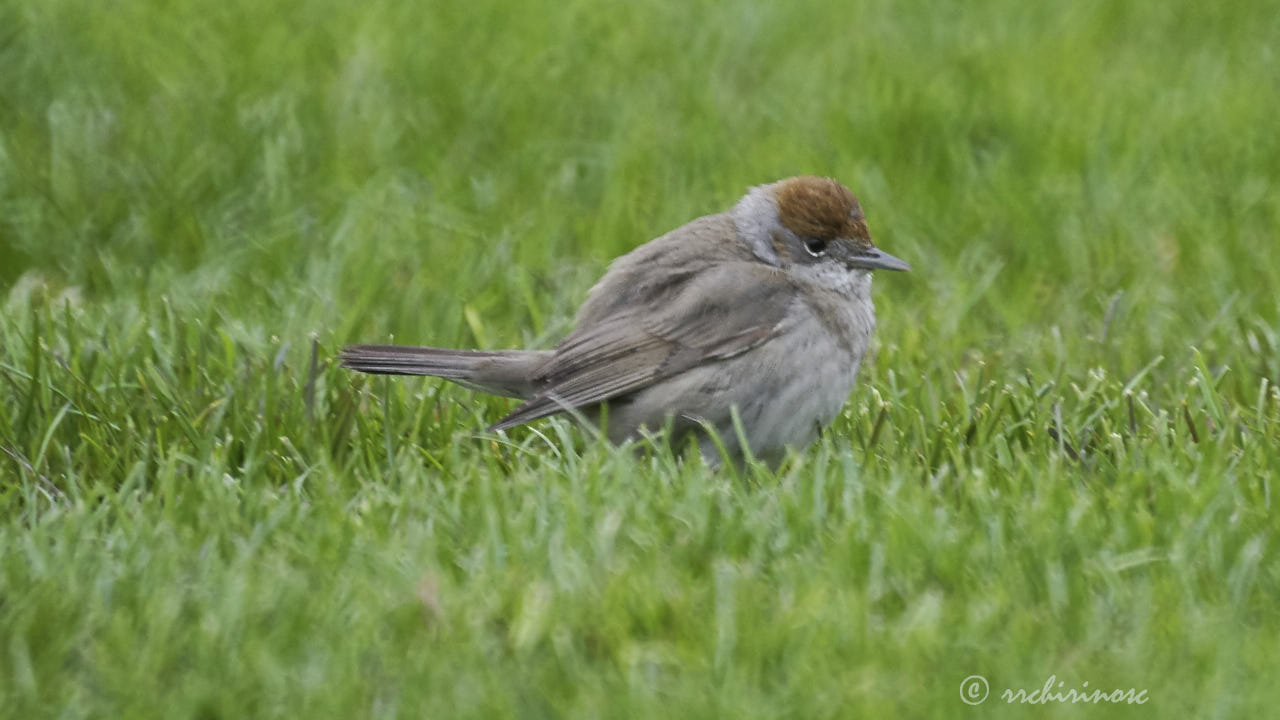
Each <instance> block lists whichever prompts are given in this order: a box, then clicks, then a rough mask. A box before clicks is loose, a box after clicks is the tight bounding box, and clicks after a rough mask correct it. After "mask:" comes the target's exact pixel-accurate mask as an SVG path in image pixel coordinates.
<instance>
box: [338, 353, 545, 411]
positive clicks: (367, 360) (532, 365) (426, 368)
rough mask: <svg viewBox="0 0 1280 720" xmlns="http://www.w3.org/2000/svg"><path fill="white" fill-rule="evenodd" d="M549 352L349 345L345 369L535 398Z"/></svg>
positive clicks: (344, 356)
mask: <svg viewBox="0 0 1280 720" xmlns="http://www.w3.org/2000/svg"><path fill="white" fill-rule="evenodd" d="M548 357H550V351H549V350H496V351H487V350H450V349H447V348H433V347H410V346H407V345H348V346H347V347H345V348H343V349H342V354H341V355H339V356H338V360H339V362H340V363H341V365H342V367H344V368H347V369H350V370H358V371H360V372H365V373H373V374H377V375H430V376H432V377H439V378H445V379H447V380H452V381H454V382H456V383H458V384H459V385H462V386H464V387H468V388H471V389H473V390H480V391H482V392H487V393H492V394H494V395H505V396H506V397H513V398H526V399H527V398H529V397H530V396H532V395H533V392H534V388H533V381H532V377H533V375H534V371H535V369H536V368H537V367H538V366H539V365H541V364H542V363H543V361H545V360H546V359H547V358H548Z"/></svg>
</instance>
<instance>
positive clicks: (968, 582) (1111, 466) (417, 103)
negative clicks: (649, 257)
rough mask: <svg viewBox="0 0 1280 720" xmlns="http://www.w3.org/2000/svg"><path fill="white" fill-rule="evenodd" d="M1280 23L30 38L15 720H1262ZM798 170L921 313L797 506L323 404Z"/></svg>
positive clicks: (574, 293)
mask: <svg viewBox="0 0 1280 720" xmlns="http://www.w3.org/2000/svg"><path fill="white" fill-rule="evenodd" d="M1278 18H1280V14H1277V13H1276V12H1275V7H1274V5H1273V4H1271V3H1266V2H1239V3H1228V4H1225V5H1214V6H1211V5H1207V4H1203V3H1191V2H1157V1H1155V0H1139V1H1136V2H1128V3H1106V2H1096V1H1090V2H1080V3H1069V4H1054V3H1043V4H1042V3H1030V4H1028V3H1020V2H1012V1H1011V0H978V1H977V2H971V3H962V4H946V3H936V2H922V1H919V0H908V1H907V2H892V3H891V2H888V1H887V0H859V2H856V3H852V4H845V5H837V4H828V3H823V2H818V1H816V0H815V1H809V0H799V1H797V2H788V3H745V2H733V3H719V4H695V3H661V2H656V1H655V0H641V1H640V2H634V3H626V4H605V3H592V2H585V1H583V0H569V1H568V2H564V3H558V4H555V5H550V6H540V5H539V4H536V3H513V2H501V1H500V0H473V1H472V2H468V3H444V2H432V3H414V2H401V1H398V0H374V1H373V2H367V3H339V2H325V1H323V0H321V1H319V2H308V3H302V2H288V1H286V2H279V3H265V4H264V3H256V2H248V1H247V0H229V1H227V0H224V1H221V2H216V3H215V2H205V1H203V0H173V1H171V2H141V1H140V0H121V1H120V2H115V3H77V2H68V1H66V0H44V1H43V2H38V3H37V2H29V3H23V2H20V1H19V2H16V3H14V2H10V3H4V4H3V5H2V6H0V67H3V68H4V71H3V72H0V289H2V290H3V291H4V292H3V294H0V306H2V307H3V311H2V312H0V450H2V451H3V452H2V454H0V645H2V646H3V647H0V710H2V711H3V712H0V714H3V715H4V716H6V717H23V718H38V717H62V718H75V717H166V718H175V717H196V718H237V717H297V716H308V717H335V718H336V717H342V718H349V717H392V716H403V717H488V716H495V715H515V716H520V717H544V716H568V717H627V716H632V717H636V716H638V717H655V716H680V717H766V716H768V717H776V716H790V717H806V718H807V717H844V716H854V717H857V716H870V717H882V716H888V715H890V714H893V715H899V716H904V717H955V716H959V715H962V714H973V715H974V716H977V715H978V714H979V713H981V714H982V715H983V716H989V715H990V716H997V717H1032V716H1042V715H1048V716H1052V717H1079V716H1083V715H1088V716H1089V717H1112V716H1114V717H1137V716H1162V717H1192V716H1195V717H1232V718H1236V717H1269V716H1270V715H1271V714H1272V713H1273V711H1274V708H1275V707H1276V705H1277V702H1280V686H1277V684H1276V683H1274V682H1272V681H1271V680H1270V678H1269V674H1270V671H1271V669H1272V667H1273V665H1274V660H1275V658H1276V657H1277V655H1280V611H1278V610H1277V606H1276V598H1277V597H1280V561H1278V559H1277V552H1276V544H1277V536H1276V535H1277V533H1276V530H1277V523H1276V520H1275V516H1274V514H1273V510H1272V485H1273V480H1274V479H1275V477H1276V475H1277V470H1280V459H1278V458H1280V390H1277V388H1278V387H1280V356H1278V354H1277V348H1280V300H1278V299H1277V297H1278V295H1277V288H1278V287H1280V264H1278V263H1276V262H1275V261H1274V260H1273V258H1272V255H1273V254H1274V250H1275V241H1276V228H1277V226H1280V193H1277V191H1276V183H1277V178H1278V177H1280V134H1277V133H1276V132H1275V128H1274V126H1275V120H1274V115H1275V102H1274V93H1273V92H1272V90H1274V89H1275V88H1276V87H1278V86H1280V65H1278V63H1277V59H1276V56H1275V52H1276V51H1275V42H1274V40H1275V38H1276V37H1278V36H1280V19H1278ZM807 172H813V173H822V174H829V175H833V176H836V177H838V178H841V179H842V180H844V181H845V182H846V183H848V184H849V185H850V186H851V187H853V188H854V190H855V192H857V193H858V194H859V196H860V198H861V200H862V202H863V205H864V206H865V207H866V209H867V212H868V216H869V218H870V222H871V228H872V232H873V234H874V235H875V236H876V237H877V239H878V240H879V242H880V244H881V245H882V246H883V247H885V248H886V249H887V250H889V251H890V252H892V253H894V254H896V255H899V256H901V257H903V258H905V259H907V260H908V261H909V262H911V263H912V265H913V266H914V267H915V268H916V269H915V271H914V272H913V273H911V274H910V275H906V276H896V275H894V276H885V277H882V278H879V280H878V284H877V288H876V293H875V294H876V302H877V308H878V311H879V317H880V330H879V335H878V346H877V348H876V353H875V357H874V359H873V361H872V362H870V363H869V365H868V366H867V367H866V369H865V370H864V373H863V378H862V382H861V383H860V386H859V388H858V389H857V391H856V392H855V393H854V395H853V396H852V397H851V398H850V401H849V403H848V405H847V408H846V411H845V412H844V414H843V415H842V416H841V417H840V418H839V419H838V421H837V422H836V424H835V425H834V427H832V428H831V429H830V430H829V431H828V432H827V433H826V434H825V436H824V437H823V439H822V440H821V442H820V443H818V444H817V445H816V446H815V447H813V448H811V449H809V450H807V451H806V452H804V453H802V454H800V455H798V456H796V457H794V458H792V460H791V461H790V462H789V463H788V464H786V466H785V467H783V468H782V469H781V470H780V471H779V472H778V473H776V474H771V473H770V472H768V471H766V470H765V469H764V468H760V467H749V468H747V469H746V470H745V471H744V472H742V473H732V472H719V473H717V472H712V471H708V470H707V469H706V468H705V467H703V466H702V464H701V463H700V462H699V461H698V460H697V459H696V458H692V457H688V456H686V455H685V454H684V453H682V452H681V451H680V449H678V448H677V449H676V450H675V451H672V450H669V449H666V448H664V447H663V446H662V445H661V443H659V444H657V445H656V446H655V447H653V448H652V450H651V451H650V452H646V453H638V454H637V453H634V452H631V451H630V450H625V449H624V450H618V449H615V448H611V447H609V446H608V445H606V444H603V443H601V442H599V441H597V440H595V439H593V438H592V436H591V435H590V434H589V433H584V432H583V431H581V430H579V429H577V428H575V427H573V426H572V425H570V424H568V423H565V422H562V421H559V420H553V421H549V422H542V423H539V424H537V425H535V426H533V427H531V428H529V429H527V430H519V431H515V432H512V433H511V434H510V436H509V437H496V436H486V435H484V434H483V428H484V427H485V425H486V423H487V422H490V421H492V420H494V419H495V418H497V417H499V416H500V415H501V413H502V412H503V410H504V408H508V407H510V403H509V401H505V400H500V399H493V398H487V397H481V396H476V395H472V394H470V393H468V392H466V391H465V390H461V389H459V388H456V387H453V386H447V385H443V384H442V383H440V382H437V381H432V380H418V379H409V380H390V381H384V380H382V379H378V380H373V381H371V380H368V379H366V378H359V377H351V376H350V375H348V374H347V373H346V372H344V371H342V370H340V369H339V368H337V367H335V365H334V363H333V356H334V354H335V352H336V350H337V348H339V347H340V346H341V345H342V344H344V343H347V342H355V341H385V340H387V339H390V338H394V339H396V340H398V341H401V342H409V343H421V344H435V345H454V346H475V347H485V348H497V347H516V346H548V345H550V344H552V343H553V342H554V341H555V340H556V339H557V337H558V336H559V335H560V334H562V333H564V332H565V331H566V330H567V328H568V327H569V322H570V319H571V317H572V312H573V310H574V308H575V307H576V305H577V303H578V302H580V300H581V299H582V297H583V295H584V293H585V291H586V289H587V288H588V287H589V286H590V284H591V282H592V281H593V280H594V279H595V278H596V277H597V276H598V275H599V274H600V273H601V272H602V271H603V269H604V267H605V264H606V263H607V261H608V260H609V258H611V257H613V256H615V255H617V254H620V253H622V252H624V251H626V250H627V249H629V248H631V247H633V246H634V245H636V244H638V243H640V242H642V241H644V240H645V239H648V238H650V237H653V236H654V235H656V234H659V233H661V232H663V231H665V230H668V229H670V228H672V227H675V226H676V225H679V224H681V223H683V222H685V221H687V220H689V219H691V218H693V217H696V216H698V215H701V214H706V213H709V212H713V211H718V210H721V209H723V208H726V207H728V206H729V205H730V204H731V203H732V202H733V201H734V200H735V199H736V198H737V197H738V196H739V195H740V194H741V193H742V192H743V190H744V189H745V187H746V186H748V185H751V184H757V183H761V182H767V181H771V180H773V179H777V178H779V177H783V176H787V175H792V174H799V173H807ZM313 349H314V354H313ZM974 674H981V675H984V676H985V677H986V678H987V679H988V680H989V682H990V688H991V697H990V698H988V699H987V700H986V702H985V703H984V704H983V705H982V706H981V707H980V708H977V709H970V708H969V707H968V706H966V705H965V704H964V703H962V702H961V699H960V697H959V695H960V692H959V690H960V683H961V681H962V679H964V678H965V677H966V676H969V675H974ZM1051 675H1054V676H1056V677H1057V679H1058V680H1061V681H1064V682H1065V687H1069V688H1080V687H1081V686H1082V683H1084V682H1088V683H1089V687H1090V688H1108V689H1110V688H1121V689H1127V688H1131V687H1132V688H1139V689H1146V690H1147V691H1148V697H1149V701H1148V703H1147V704H1146V705H1143V706H1140V707H1137V706H1126V705H1120V706H1112V705H1096V706H1089V707H1080V706H1079V705H1074V706H1069V705H1062V704H1048V705H1041V706H1038V707H1024V706H1021V705H1017V704H1014V705H1010V704H1007V703H1005V702H1004V701H1002V700H1000V698H999V695H1000V693H1001V691H1002V690H1004V689H1012V690H1014V691H1016V690H1017V689H1026V690H1028V691H1030V690H1032V689H1035V688H1038V687H1041V686H1042V685H1043V684H1044V683H1045V681H1046V679H1047V678H1048V677H1049V676H1051Z"/></svg>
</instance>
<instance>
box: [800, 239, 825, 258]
mask: <svg viewBox="0 0 1280 720" xmlns="http://www.w3.org/2000/svg"><path fill="white" fill-rule="evenodd" d="M804 249H805V250H808V251H809V254H810V255H812V256H814V257H822V256H823V255H825V254H826V252H827V241H826V240H819V239H818V238H808V239H806V240H805V241H804Z"/></svg>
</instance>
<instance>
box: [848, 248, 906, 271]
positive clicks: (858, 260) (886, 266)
mask: <svg viewBox="0 0 1280 720" xmlns="http://www.w3.org/2000/svg"><path fill="white" fill-rule="evenodd" d="M846 264H847V265H848V266H849V267H851V268H862V269H863V270H897V271H898V272H907V271H908V270H910V269H911V266H910V265H908V264H906V263H905V262H903V261H902V260H899V259H898V258H896V257H894V256H892V255H890V254H889V253H887V252H885V251H883V250H881V249H880V248H871V249H870V250H864V251H861V252H859V253H858V254H857V255H854V256H853V257H851V258H849V260H848V261H847V262H846Z"/></svg>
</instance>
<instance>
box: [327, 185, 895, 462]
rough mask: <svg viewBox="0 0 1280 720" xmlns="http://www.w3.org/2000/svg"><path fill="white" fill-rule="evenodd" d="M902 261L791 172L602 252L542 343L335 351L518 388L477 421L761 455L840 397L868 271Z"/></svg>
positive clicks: (381, 364) (506, 391)
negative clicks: (662, 437)
mask: <svg viewBox="0 0 1280 720" xmlns="http://www.w3.org/2000/svg"><path fill="white" fill-rule="evenodd" d="M910 269H911V268H910V266H909V265H908V264H907V263H906V262H904V261H903V260H901V259H899V258H897V257H894V256H893V255H890V254H888V253H886V252H884V251H883V250H881V249H879V248H878V247H877V246H876V244H875V243H874V242H873V241H872V238H871V233H870V231H869V229H868V227H867V221H866V216H865V214H864V213H863V210H862V207H861V205H860V204H859V202H858V200H857V198H856V197H855V196H854V194H853V192H851V191H850V190H849V189H848V188H847V187H845V186H844V185H842V184H841V183H840V182H838V181H836V180H834V179H832V178H827V177H819V176H813V175H805V176H798V177H791V178H786V179H783V180H779V181H777V182H774V183H769V184H764V185H758V186H755V187H751V188H749V189H748V191H747V193H746V194H745V195H744V196H743V197H742V198H741V199H740V200H738V201H737V203H736V204H734V205H733V207H732V208H730V209H729V210H727V211H725V212H720V213H716V214H712V215H707V216H704V217H700V218H697V219H695V220H692V221H690V222H689V223H687V224H685V225H683V226H681V227H679V228H676V229H675V230H672V231H671V232H668V233H666V234H665V235H662V236H660V237H658V238H656V239H653V240H650V241H648V242H646V243H644V244H643V245H640V246H639V247H637V248H635V249H634V250H632V251H630V252H628V253H626V254H624V255H622V256H620V257H618V258H617V259H615V260H614V261H613V262H612V263H610V265H609V268H608V270H607V271H606V272H605V274H604V276H603V277H602V278H601V279H600V280H599V281H598V282H597V283H596V284H595V286H594V287H593V288H592V289H591V290H590V291H589V292H588V294H587V298H586V300H585V301H584V302H583V304H582V306H581V307H580V308H579V310H578V312H577V316H576V319H575V322H574V326H573V329H572V330H571V331H570V332H569V333H568V335H567V336H565V337H564V339H563V340H561V341H560V343H559V344H557V345H556V346H555V347H554V348H551V349H532V350H521V349H517V350H459V349H448V348H438V347H414V346H403V345H350V346H347V347H346V348H344V349H343V350H342V351H341V354H340V357H339V361H340V364H341V366H342V367H345V368H348V369H350V370H355V371H359V372H363V373H373V374H389V375H428V376H434V377H439V378H444V379H447V380H451V381H453V382H455V383H457V384H459V385H462V386H464V387H466V388H469V389H472V390H478V391H481V392H485V393H490V394H494V395H502V396H506V397H511V398H516V399H519V400H521V401H522V402H521V403H520V404H519V405H518V406H517V407H516V408H515V409H513V410H511V412H509V413H508V414H507V415H506V416H505V417H503V418H501V419H500V420H498V421H497V422H496V423H494V424H493V425H492V426H490V427H489V428H488V430H489V431H490V432H499V431H505V430H508V429H510V428H514V427H516V426H518V425H523V424H525V423H529V422H532V421H535V420H538V419H540V418H545V417H548V416H552V415H558V414H562V413H567V414H569V415H570V416H572V417H575V418H577V419H579V420H585V421H587V422H590V423H600V424H602V425H603V429H604V431H605V434H606V435H607V437H608V438H609V439H610V441H612V442H614V443H623V442H625V441H627V440H629V439H635V438H637V437H638V436H640V435H641V434H643V433H645V432H646V431H652V432H658V431H662V430H664V429H665V430H666V431H667V433H668V439H669V441H670V442H672V443H679V442H685V441H686V440H685V439H686V438H688V437H690V436H692V437H694V438H695V439H696V442H697V445H698V449H699V451H700V453H701V454H702V456H703V457H704V458H705V459H707V461H708V462H711V463H713V464H718V463H719V461H720V460H721V458H722V456H721V454H720V453H722V452H723V453H724V454H725V455H727V456H728V459H729V460H732V461H734V462H741V461H742V460H744V459H745V458H748V457H755V458H758V459H760V460H763V461H765V462H768V463H773V464H776V463H778V462H780V461H781V460H782V459H783V458H784V457H785V456H786V453H787V452H788V450H791V451H795V452H799V451H802V450H803V449H804V448H806V447H807V446H808V445H810V444H811V443H812V442H813V441H814V440H815V439H816V438H817V437H818V436H819V434H820V433H821V431H822V430H823V429H824V428H825V427H826V426H828V425H830V424H831V423H832V422H833V421H834V420H835V418H836V416H837V415H838V414H839V412H840V410H841V408H842V407H843V406H844V404H845V403H846V402H847V401H848V398H849V396H850V394H851V392H852V391H853V388H854V385H855V381H856V379H857V375H858V371H859V368H860V367H861V365H862V361H863V358H864V357H865V356H866V353H867V349H868V346H869V345H870V342H871V337H872V333H873V332H874V330H875V326H876V319H875V308H874V306H873V304H872V300H871V279H872V273H873V272H874V271H877V270H891V271H909V270H910Z"/></svg>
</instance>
